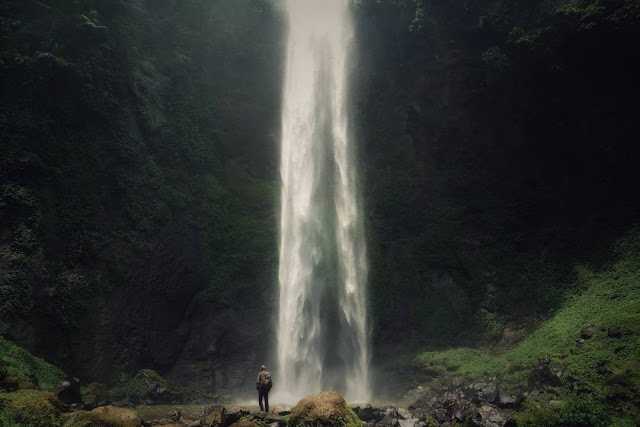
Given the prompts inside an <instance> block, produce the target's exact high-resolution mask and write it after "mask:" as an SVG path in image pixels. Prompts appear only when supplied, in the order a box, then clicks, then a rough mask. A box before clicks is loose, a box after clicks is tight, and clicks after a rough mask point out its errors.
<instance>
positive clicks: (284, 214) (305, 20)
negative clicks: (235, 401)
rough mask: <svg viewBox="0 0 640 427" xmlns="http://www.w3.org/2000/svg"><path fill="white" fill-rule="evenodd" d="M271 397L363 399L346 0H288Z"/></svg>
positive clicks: (362, 270) (364, 351)
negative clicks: (323, 393) (328, 394)
mask: <svg viewBox="0 0 640 427" xmlns="http://www.w3.org/2000/svg"><path fill="white" fill-rule="evenodd" d="M286 13H287V17H288V23H289V32H288V42H287V60H286V70H285V84H284V93H283V112H282V141H281V166H280V167H281V171H280V173H281V179H282V192H281V217H280V268H279V282H280V312H279V318H278V320H279V324H278V370H277V371H278V372H277V382H276V384H277V386H276V395H277V398H278V399H279V400H281V401H289V402H291V401H295V400H297V399H299V398H300V397H302V396H303V395H305V394H309V393H315V392H318V391H320V390H328V389H333V390H338V391H341V392H342V393H344V394H345V395H346V397H347V399H349V400H351V401H365V400H367V399H368V397H369V384H368V383H369V378H368V374H369V372H368V364H369V343H368V326H367V311H366V289H365V286H366V279H367V277H366V276H367V263H366V247H365V242H364V233H363V224H362V218H361V211H360V207H359V204H358V195H357V191H356V181H357V179H356V172H355V170H354V168H355V162H354V147H353V141H352V140H351V138H350V132H349V114H348V113H349V111H348V100H347V97H348V87H347V61H348V59H349V57H350V54H351V52H350V47H351V45H352V38H353V24H352V22H351V16H350V12H349V4H348V0H287V1H286Z"/></svg>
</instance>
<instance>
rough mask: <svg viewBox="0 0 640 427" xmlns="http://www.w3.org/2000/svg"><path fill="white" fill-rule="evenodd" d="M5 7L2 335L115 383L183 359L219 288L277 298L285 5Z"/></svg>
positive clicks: (251, 300)
mask: <svg viewBox="0 0 640 427" xmlns="http://www.w3.org/2000/svg"><path fill="white" fill-rule="evenodd" d="M0 17H1V21H0V25H1V28H2V31H1V33H0V34H1V43H2V48H1V53H0V54H1V58H0V67H1V68H2V75H3V78H2V96H1V97H0V133H1V134H2V156H0V180H1V187H0V209H1V212H2V218H3V220H2V225H1V226H0V273H1V274H0V281H1V282H0V295H1V296H0V314H1V315H0V319H1V320H0V329H1V332H2V333H4V334H7V336H9V337H11V338H13V339H15V340H17V341H19V342H21V343H23V344H25V345H27V346H28V347H29V348H30V349H32V350H35V351H36V352H38V353H39V354H46V355H47V356H48V357H49V358H50V359H52V360H54V361H56V362H57V363H59V364H61V365H62V366H64V367H65V368H67V369H69V370H73V371H74V372H75V373H76V374H78V375H81V376H88V377H103V378H104V379H109V378H116V377H117V375H118V373H119V372H120V371H124V372H132V371H134V370H135V369H137V368H139V367H145V366H149V365H151V366H154V367H160V368H163V369H165V370H166V369H168V368H170V367H171V366H172V365H173V364H174V363H175V361H176V358H177V357H179V355H180V352H181V351H182V347H183V344H184V342H185V340H187V339H188V334H189V333H190V332H191V331H190V330H189V326H185V322H188V320H189V316H197V315H198V313H199V312H200V311H202V310H213V309H215V307H213V308H212V307H211V306H208V307H206V308H205V307H202V306H198V305H197V304H195V303H193V302H194V301H195V302H199V301H202V300H206V298H207V297H206V295H208V293H210V292H211V290H212V289H214V290H215V289H217V291H215V295H216V296H217V297H216V300H218V301H219V300H220V298H221V297H222V294H223V292H222V291H225V292H227V293H228V294H229V296H228V297H227V298H229V299H230V300H232V301H234V302H235V303H236V304H245V305H247V306H255V305H258V306H259V305H268V304H270V299H269V296H268V294H267V295H265V292H266V290H270V287H271V285H272V282H273V278H272V272H273V267H274V264H275V258H276V251H275V248H276V243H275V229H276V221H275V212H274V211H275V209H274V203H275V201H276V187H275V185H274V176H275V167H274V164H275V159H276V158H277V156H276V153H275V148H274V146H275V133H276V132H277V124H278V117H279V108H278V105H279V89H278V88H279V79H280V77H279V67H280V62H281V58H280V55H281V53H280V50H279V43H280V37H279V34H280V31H281V29H280V27H281V23H280V22H279V18H278V17H277V16H276V15H275V12H274V11H273V10H272V8H271V6H270V5H269V4H268V3H266V2H259V1H258V2H256V1H241V2H235V1H234V2H233V4H232V3H230V2H209V1H189V2H172V1H160V2H153V4H151V3H149V5H148V6H147V5H146V4H144V2H110V1H90V0H87V1H73V2H68V1H55V0H49V1H42V2H35V1H26V2H2V4H1V5H0ZM225 304H226V303H225ZM201 305H202V304H201ZM268 311H269V310H263V313H259V315H260V316H263V317H262V318H263V319H266V318H268V315H269V313H268ZM180 328H182V329H180ZM176 330H178V332H177V333H176ZM218 334H220V335H223V334H226V332H225V331H218ZM206 345H207V346H209V345H211V343H206ZM265 346H266V343H265V344H264V345H263V348H264V347H265ZM257 350H259V349H257Z"/></svg>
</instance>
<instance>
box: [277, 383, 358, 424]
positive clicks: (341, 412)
mask: <svg viewBox="0 0 640 427" xmlns="http://www.w3.org/2000/svg"><path fill="white" fill-rule="evenodd" d="M289 425H290V426H318V425H322V426H343V427H361V426H362V422H361V421H360V419H359V418H358V416H357V415H356V414H355V412H353V410H352V409H351V408H349V407H348V406H347V402H346V401H345V400H344V398H343V397H342V396H340V395H339V394H338V393H336V392H333V391H327V392H322V393H319V394H316V395H313V396H307V397H305V398H304V399H302V400H300V401H299V402H298V403H297V404H296V406H294V407H293V409H292V410H291V415H290V417H289Z"/></svg>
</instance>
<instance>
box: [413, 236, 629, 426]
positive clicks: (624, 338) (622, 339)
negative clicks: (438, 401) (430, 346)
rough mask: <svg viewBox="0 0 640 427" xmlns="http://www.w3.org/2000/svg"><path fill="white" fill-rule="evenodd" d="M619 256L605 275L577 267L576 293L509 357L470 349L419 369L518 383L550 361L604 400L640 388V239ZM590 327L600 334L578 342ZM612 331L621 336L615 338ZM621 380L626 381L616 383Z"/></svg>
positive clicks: (425, 361)
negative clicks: (543, 360) (539, 364)
mask: <svg viewBox="0 0 640 427" xmlns="http://www.w3.org/2000/svg"><path fill="white" fill-rule="evenodd" d="M615 251H616V253H617V254H618V261H617V262H615V263H614V264H613V265H612V266H610V267H609V268H607V269H605V270H604V271H601V272H596V271H593V270H591V269H590V268H588V267H586V266H577V267H576V276H577V278H578V279H577V282H576V283H575V286H574V288H573V292H572V294H571V295H569V296H568V297H567V298H566V300H565V302H564V304H563V305H562V307H561V308H560V309H559V310H557V311H556V313H555V314H554V315H553V316H552V317H551V318H549V319H548V320H546V321H545V322H543V323H541V324H540V326H539V327H538V328H537V329H536V330H534V331H533V332H532V333H531V334H530V335H529V336H528V337H527V338H525V339H524V340H523V341H522V342H520V343H519V344H517V345H516V346H515V347H513V348H511V349H509V350H507V351H503V352H493V351H492V350H491V349H470V348H457V349H449V350H446V351H436V352H425V353H422V354H420V355H419V356H418V357H417V359H416V361H417V363H418V366H419V367H421V368H423V369H425V370H429V371H430V372H434V371H435V372H438V373H440V374H447V373H454V374H456V375H461V376H466V377H470V378H476V377H483V376H487V375H491V376H498V377H501V378H502V380H503V381H505V382H507V383H508V382H512V383H516V382H522V381H524V380H525V379H526V376H527V375H528V373H529V372H530V370H531V368H532V367H533V366H534V365H535V364H536V363H537V361H538V360H539V359H541V358H543V357H547V356H549V357H550V358H551V359H552V360H553V361H554V362H555V363H558V364H560V365H562V366H563V368H564V369H565V370H566V372H567V373H568V374H570V375H572V376H574V377H576V378H579V379H580V380H581V381H582V382H584V383H585V384H586V385H587V386H588V387H589V388H591V389H592V390H594V391H596V392H598V394H600V395H603V396H606V395H607V394H609V393H617V392H618V390H617V389H619V388H620V387H623V388H625V389H627V390H633V389H637V387H638V386H640V362H638V361H639V360H640V237H639V235H638V234H637V233H635V234H633V235H632V236H631V237H629V238H627V239H625V240H623V241H621V242H619V244H618V245H617V247H616V249H615ZM589 325H593V326H594V330H595V333H594V335H593V336H592V337H591V338H589V339H586V340H582V341H580V342H579V343H577V340H579V339H580V332H581V330H582V329H583V328H584V327H585V326H589ZM611 329H617V330H619V331H620V332H621V333H620V334H613V335H615V336H610V334H609V333H608V331H609V330H611ZM599 367H600V368H601V369H598V368H599ZM603 367H604V369H602V368H603ZM603 372H604V373H603ZM607 372H608V373H607ZM617 377H619V378H622V379H623V381H622V380H621V381H616V380H615V378H617ZM621 382H622V384H621ZM538 415H540V414H538ZM538 415H536V416H538ZM540 416H542V415H540Z"/></svg>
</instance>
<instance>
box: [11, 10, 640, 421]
mask: <svg viewBox="0 0 640 427" xmlns="http://www.w3.org/2000/svg"><path fill="white" fill-rule="evenodd" d="M276 3H277V2H272V1H269V0H233V1H231V0H228V1H226V0H225V1H208V0H184V1H183V0H180V1H177V0H154V1H107V0H74V1H66V0H41V1H26V0H25V1H19V2H1V3H0V73H1V74H2V81H1V85H2V86H1V88H2V91H1V92H0V135H1V142H0V143H1V144H2V145H1V146H0V149H1V155H0V215H1V218H2V221H1V222H0V334H2V335H3V336H6V337H8V338H10V339H11V340H12V341H15V342H18V343H19V344H21V345H22V346H24V347H26V348H27V349H28V350H30V351H31V352H33V353H35V354H37V355H39V356H46V358H47V360H50V361H52V362H55V363H56V364H57V365H59V366H61V367H62V368H63V369H65V370H66V371H67V372H68V373H73V374H74V375H78V376H80V377H82V379H83V381H86V382H89V381H94V380H95V381H102V382H108V383H111V385H114V386H115V387H114V390H115V392H116V393H119V396H120V395H121V396H130V395H132V394H136V393H137V394H140V393H142V394H144V393H146V392H147V391H146V390H144V387H142V388H141V387H140V386H141V384H142V382H140V378H141V377H140V374H138V375H136V372H143V373H144V372H146V373H147V374H149V375H151V374H150V372H152V371H140V370H141V369H145V368H149V369H154V370H157V371H159V372H160V374H162V375H166V376H168V377H170V379H171V380H172V381H175V382H181V383H182V385H186V386H193V387H195V388H197V389H198V390H197V391H198V392H204V391H206V392H207V393H208V394H206V397H207V398H213V397H220V396H219V395H218V393H222V392H229V391H235V390H236V389H239V388H241V389H242V390H245V391H248V392H251V391H252V385H253V384H252V382H253V374H254V372H253V371H254V369H255V367H256V366H259V365H260V364H262V363H263V362H264V361H265V360H266V359H268V358H269V356H270V355H269V349H270V347H271V346H270V343H271V340H272V338H273V336H272V330H271V329H272V328H271V326H270V325H272V324H273V323H274V322H273V321H274V319H273V313H274V311H275V310H274V307H275V299H276V295H277V293H276V291H275V284H276V263H277V254H278V251H277V197H278V173H277V166H278V165H277V159H278V155H277V151H278V144H277V141H278V134H279V116H280V111H279V110H280V105H279V104H280V85H281V75H282V69H281V68H282V63H283V61H282V59H283V55H284V54H285V52H284V51H283V37H282V36H283V19H282V15H281V13H280V11H279V9H278V7H277V6H276ZM353 11H354V16H355V23H356V35H357V40H356V44H357V52H358V55H357V57H355V58H354V63H353V64H352V70H351V71H352V75H353V79H352V85H351V87H352V90H353V105H352V110H351V111H352V112H353V114H352V123H353V131H354V134H355V136H356V138H355V140H356V141H358V149H359V162H360V164H359V171H360V175H361V177H360V178H361V180H362V188H364V189H365V191H363V193H364V197H365V206H366V222H367V231H368V236H367V237H368V245H369V263H370V275H369V277H370V313H371V317H372V320H373V338H374V340H373V347H374V348H373V354H374V362H375V364H376V365H379V366H380V367H381V368H382V369H387V368H389V366H386V365H385V363H389V364H393V365H394V367H393V368H394V369H395V368H398V369H404V368H406V367H407V366H410V370H409V374H408V375H409V376H411V381H413V380H414V378H413V377H414V376H416V375H435V376H440V377H442V376H444V377H448V376H464V377H469V378H472V379H477V378H480V377H486V376H497V377H500V378H503V379H504V381H506V382H508V383H510V384H512V385H517V384H518V383H520V382H522V381H526V378H525V376H526V375H527V372H528V370H530V368H531V366H532V365H533V364H535V363H536V361H537V360H538V359H539V358H541V357H545V356H550V357H551V358H552V360H553V363H554V364H559V365H561V367H562V369H565V370H568V371H570V372H571V373H572V375H574V376H576V377H578V378H579V379H580V381H581V384H584V385H585V387H587V392H586V394H587V395H588V396H587V397H585V396H577V397H576V396H573V394H571V395H570V398H567V399H565V401H563V402H562V405H560V406H561V408H560V409H561V410H555V409H554V408H550V407H547V406H544V405H542V406H535V405H534V404H533V403H532V404H531V406H530V407H527V408H524V409H523V411H521V412H522V413H521V414H519V416H520V422H521V423H523V425H527V423H530V424H531V425H535V423H540V422H541V421H540V420H541V419H545V420H546V421H544V422H545V423H547V425H605V424H606V423H610V422H616V421H615V420H614V419H613V418H611V416H610V414H609V413H608V412H607V413H605V412H606V411H605V410H604V409H603V407H604V406H603V405H604V403H603V402H604V401H607V399H608V396H609V395H610V394H612V395H613V396H614V398H615V399H617V400H615V399H614V401H615V402H616V403H615V404H614V405H610V406H612V407H613V406H616V405H618V403H617V402H618V401H620V400H625V399H626V401H628V402H630V403H629V407H627V408H624V407H617V408H614V409H615V410H617V411H618V412H619V413H621V414H623V415H624V414H628V413H630V412H632V411H633V410H634V408H635V407H636V406H637V402H635V401H634V400H633V399H632V398H631V397H629V393H633V391H634V390H637V388H638V387H639V386H640V383H639V377H638V372H639V371H638V369H639V367H638V365H637V363H635V362H633V361H634V360H637V359H638V358H640V354H638V348H639V343H638V336H639V335H638V334H640V329H639V325H640V319H638V317H637V313H638V295H639V291H638V289H637V280H638V271H640V266H639V265H638V259H639V258H638V251H637V232H632V231H630V230H632V229H633V227H634V226H636V225H637V222H638V218H639V216H638V214H639V213H640V212H639V211H640V199H638V198H637V196H636V194H635V193H636V192H635V191H634V188H633V185H635V183H636V182H639V178H640V176H639V174H640V172H639V169H638V168H637V167H636V165H635V162H636V159H637V158H638V155H639V154H640V152H639V148H638V144H636V143H635V140H636V139H637V137H636V135H637V134H638V130H637V126H638V124H637V118H636V110H637V108H636V105H635V103H636V100H637V99H639V98H640V96H639V95H640V93H639V92H640V86H639V85H638V84H637V82H636V80H637V76H638V75H640V55H639V53H638V49H637V46H636V44H637V39H638V35H640V6H638V2H637V1H633V0H557V1H547V0H544V1H543V0H536V1H531V0H474V1H464V2H459V1H458V2H452V1H446V0H376V1H374V0H371V1H368V0H359V1H354V2H353ZM621 237H624V239H623V240H620V238H621ZM615 242H622V243H617V244H616V243H615ZM592 307H598V309H597V310H594V309H592ZM591 324H593V325H591ZM590 326H593V328H594V332H593V337H592V338H591V339H589V340H586V341H585V342H584V343H583V344H581V345H582V347H576V344H575V340H576V339H578V338H579V335H580V333H581V330H582V328H585V327H590ZM609 328H620V329H621V330H623V333H622V335H621V336H616V337H614V338H611V337H610V336H609V332H608V330H609ZM611 343H617V344H616V345H615V346H612V345H611ZM418 353H419V356H418V358H417V359H416V358H415V357H414V356H415V355H416V354H418ZM7 355H9V356H10V357H7ZM390 355H393V357H389V356H390ZM0 360H2V361H3V364H4V365H6V368H5V370H8V372H9V373H10V374H12V375H14V374H15V375H17V376H18V377H20V378H19V379H20V380H21V381H23V383H26V382H31V385H32V386H41V387H48V386H50V385H52V384H51V383H52V382H54V381H57V380H59V378H61V376H62V373H61V372H60V371H58V370H57V369H56V368H53V367H52V366H50V365H48V364H45V363H44V362H42V361H41V360H40V359H37V358H34V357H32V356H31V355H30V354H29V353H26V352H25V353H23V352H22V351H21V350H20V349H19V348H18V347H15V346H14V345H13V344H10V343H9V342H8V341H6V340H4V339H3V340H2V341H0ZM387 361H390V362H387ZM402 361H406V362H407V363H406V364H403V363H401V362H402ZM603 361H607V363H606V364H605V365H606V366H605V365H603ZM594 366H595V367H594ZM605 368H606V370H605ZM607 370H608V371H607ZM416 372H418V373H416ZM603 372H605V373H606V372H609V373H607V374H606V375H605V374H603ZM0 373H1V372H0ZM394 373H397V372H394ZM145 375H146V374H145ZM145 375H143V377H144V378H146V376H145ZM402 375H407V373H406V372H404V373H402ZM152 376H153V378H156V379H157V378H161V377H159V376H158V377H156V374H155V373H154V374H153V375H152ZM621 376H624V378H625V381H626V382H624V381H623V382H621V380H620V378H621ZM619 380H620V381H619ZM163 381H164V379H162V381H160V380H159V379H157V382H162V384H164V382H163ZM380 382H383V383H384V382H387V383H390V382H392V380H391V379H390V378H389V377H387V376H382V378H381V381H380ZM387 383H385V384H382V385H384V386H389V384H387ZM103 388H104V386H102V385H99V384H93V385H92V386H91V387H89V389H90V390H89V389H88V390H85V394H86V393H89V392H91V393H93V394H95V395H99V394H101V392H100V393H99V392H98V391H101V390H102V389H103ZM92 390H93V392H92ZM94 392H95V393H94ZM185 392H186V393H187V395H188V394H189V392H190V391H189V390H186V391H185ZM38 393H39V392H38ZM38 393H35V394H34V393H30V394H29V393H27V394H25V395H24V396H18V397H20V399H22V400H20V399H18V400H16V402H18V403H19V404H20V405H22V403H24V402H27V403H29V402H31V401H32V400H33V399H31V398H34V399H35V398H40V397H42V396H44V395H43V394H38ZM91 393H89V394H91ZM567 393H569V392H568V391H567ZM571 393H573V391H571ZM194 395H197V393H194ZM199 395H202V393H200V394H199ZM568 396H569V394H568ZM616 396H617V397H616ZM625 396H626V397H625ZM14 397H15V396H14ZM18 397H16V399H17V398H18ZM94 397H95V396H94ZM574 397H575V399H574ZM578 397H579V398H578ZM627 397H628V398H627ZM7 399H8V398H6V396H5V400H7ZM36 400H37V399H36ZM94 400H96V399H94ZM97 400H99V399H97ZM7 401H8V400H7ZM585 402H586V403H585ZM36 403H37V404H42V405H45V406H46V405H47V403H46V402H42V401H41V400H37V402H36ZM25 405H26V404H25ZM25 405H23V406H25ZM634 405H636V406H634ZM26 406H28V405H26ZM26 406H25V407H26ZM585 407H588V409H589V410H585V409H584V408H585ZM576 408H577V409H576ZM581 408H582V409H581ZM607 408H608V407H607ZM609 409H610V408H609ZM14 415H15V414H14ZM14 415H7V417H8V418H11V417H13V416H14ZM3 416H5V415H3V414H2V413H0V418H1V417H3ZM545 417H547V418H545ZM580 417H587V418H588V419H586V421H585V419H584V418H580ZM14 418H15V417H14ZM621 422H622V421H621ZM554 423H555V424H554Z"/></svg>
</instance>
